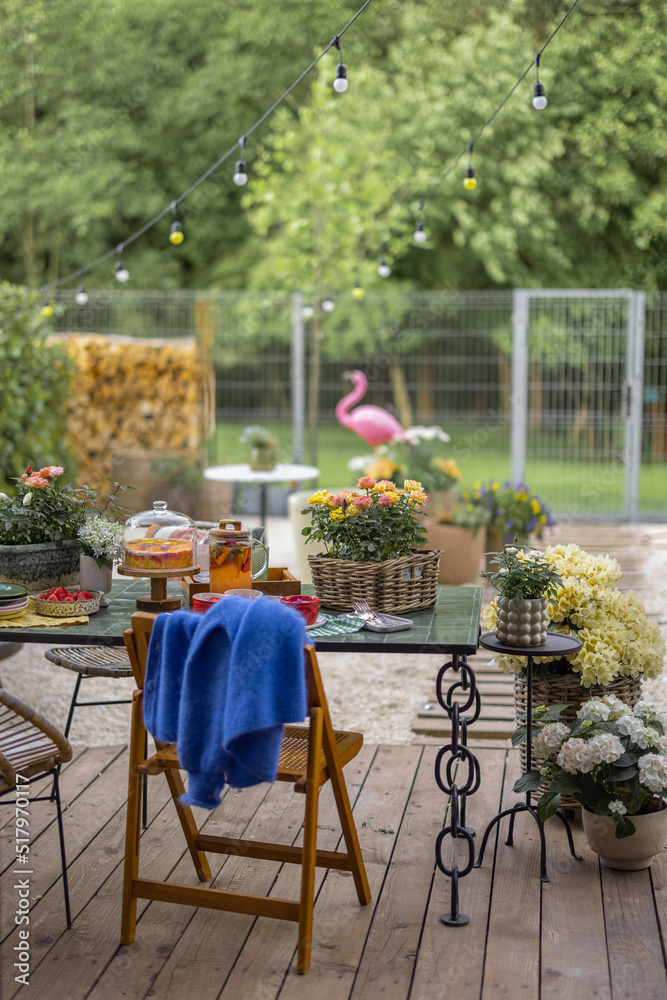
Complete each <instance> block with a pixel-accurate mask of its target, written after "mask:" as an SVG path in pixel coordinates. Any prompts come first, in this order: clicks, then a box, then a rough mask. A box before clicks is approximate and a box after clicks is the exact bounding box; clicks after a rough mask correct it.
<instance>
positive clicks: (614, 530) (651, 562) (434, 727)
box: [412, 524, 667, 743]
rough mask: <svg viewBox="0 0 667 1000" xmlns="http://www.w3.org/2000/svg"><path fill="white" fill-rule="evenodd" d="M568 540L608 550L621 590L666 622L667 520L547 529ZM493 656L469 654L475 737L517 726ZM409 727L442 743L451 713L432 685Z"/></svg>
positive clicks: (508, 680)
mask: <svg viewBox="0 0 667 1000" xmlns="http://www.w3.org/2000/svg"><path fill="white" fill-rule="evenodd" d="M571 542H576V543H577V544H578V545H580V546H581V547H582V548H584V549H586V551H587V552H590V553H592V554H594V555H610V556H613V557H614V558H615V559H618V561H619V563H620V566H621V570H622V571H623V577H622V579H621V581H620V583H619V587H620V589H621V590H634V591H635V592H636V593H637V594H639V596H640V597H641V598H642V600H643V601H644V605H645V607H646V611H647V614H648V616H649V618H652V619H653V620H654V621H655V620H660V619H662V621H663V622H664V621H665V618H667V525H664V524H653V525H627V524H623V525H621V524H618V525H608V524H604V525H603V524H579V525H567V526H563V527H560V526H557V527H556V528H554V529H553V530H552V531H550V532H549V539H548V543H549V545H560V544H562V543H563V544H567V543H571ZM480 582H483V581H480ZM492 593H493V592H492V591H491V590H487V591H486V595H485V596H488V597H489V599H490V598H491V596H492ZM482 631H484V624H483V623H482ZM492 661H493V654H492V653H489V652H487V651H486V650H483V649H480V650H479V652H478V653H477V654H476V655H475V656H473V657H471V658H470V664H471V666H472V667H473V669H474V670H475V674H476V676H477V678H478V681H479V689H480V693H481V696H482V712H481V715H480V718H479V719H478V720H477V722H476V723H475V739H482V740H496V741H497V740H504V739H507V738H509V737H510V736H511V735H512V730H513V729H514V728H515V722H514V682H513V678H512V677H508V676H507V675H506V674H503V673H502V671H500V670H499V669H498V668H497V667H496V666H495V665H494V664H493V662H492ZM412 731H413V732H414V733H415V734H416V737H417V740H418V741H419V742H423V743H434V742H443V740H444V738H445V737H447V736H449V733H450V722H449V717H448V716H447V713H446V712H445V711H444V709H442V708H441V707H440V705H439V704H438V702H437V701H436V698H435V689H434V692H433V697H432V698H431V700H430V701H429V702H428V703H427V704H426V705H425V706H424V707H423V708H422V709H421V711H420V712H419V713H418V715H417V718H416V719H414V721H413V723H412ZM471 735H472V730H471Z"/></svg>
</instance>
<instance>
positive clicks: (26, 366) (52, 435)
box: [0, 281, 71, 489]
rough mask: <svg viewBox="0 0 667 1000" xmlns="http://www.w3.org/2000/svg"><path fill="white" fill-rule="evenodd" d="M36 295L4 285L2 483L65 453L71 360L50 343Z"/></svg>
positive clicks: (0, 329) (0, 314) (0, 315)
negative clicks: (21, 470) (29, 466)
mask: <svg viewBox="0 0 667 1000" xmlns="http://www.w3.org/2000/svg"><path fill="white" fill-rule="evenodd" d="M49 332H50V326H49V323H48V322H46V321H45V320H44V319H43V317H42V315H41V312H40V308H39V300H38V298H37V296H36V295H35V294H34V293H32V292H29V291H28V290H27V289H26V288H21V287H17V286H16V285H10V284H9V283H8V282H6V281H3V282H1V283H0V486H1V487H3V488H4V489H7V488H8V485H9V480H10V478H11V477H12V476H13V475H14V474H15V472H16V470H17V469H21V468H24V467H25V465H26V462H28V461H29V462H31V463H32V464H34V465H35V466H37V467H39V466H41V465H46V463H47V462H50V461H51V460H52V458H53V456H54V455H56V454H59V455H62V453H63V444H62V442H63V437H64V435H65V430H66V419H65V410H64V404H65V401H66V400H67V396H68V391H69V384H70V370H71V363H70V360H69V357H68V354H67V349H66V347H65V345H64V344H62V343H57V342H49V341H48V339H47V338H48V335H49Z"/></svg>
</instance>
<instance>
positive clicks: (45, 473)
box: [35, 465, 63, 479]
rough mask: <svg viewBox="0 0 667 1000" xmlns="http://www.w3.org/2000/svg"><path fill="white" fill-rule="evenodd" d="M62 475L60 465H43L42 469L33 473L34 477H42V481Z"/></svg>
mask: <svg viewBox="0 0 667 1000" xmlns="http://www.w3.org/2000/svg"><path fill="white" fill-rule="evenodd" d="M62 474H63V467H62V465H45V466H44V468H43V469H40V470H39V472H37V473H35V475H37V476H42V477H43V478H44V479H55V478H56V476H62Z"/></svg>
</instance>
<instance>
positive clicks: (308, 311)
mask: <svg viewBox="0 0 667 1000" xmlns="http://www.w3.org/2000/svg"><path fill="white" fill-rule="evenodd" d="M301 315H302V316H303V318H304V319H312V318H313V316H314V315H315V310H314V309H313V307H312V306H304V307H303V309H302V310H301Z"/></svg>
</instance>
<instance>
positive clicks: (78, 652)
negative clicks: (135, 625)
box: [44, 646, 132, 677]
mask: <svg viewBox="0 0 667 1000" xmlns="http://www.w3.org/2000/svg"><path fill="white" fill-rule="evenodd" d="M44 656H45V657H46V658H47V660H51V662H52V663H56V664H57V665H58V666H59V667H66V669H67V670H73V671H74V672H75V673H77V674H85V675H86V676H87V677H131V676H132V667H131V666H130V659H129V657H128V655H127V652H126V651H125V649H119V648H118V647H117V646H56V647H55V648H54V649H47V651H46V652H45V653H44Z"/></svg>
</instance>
